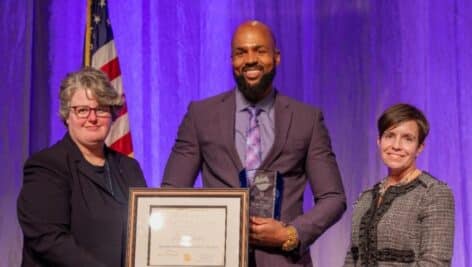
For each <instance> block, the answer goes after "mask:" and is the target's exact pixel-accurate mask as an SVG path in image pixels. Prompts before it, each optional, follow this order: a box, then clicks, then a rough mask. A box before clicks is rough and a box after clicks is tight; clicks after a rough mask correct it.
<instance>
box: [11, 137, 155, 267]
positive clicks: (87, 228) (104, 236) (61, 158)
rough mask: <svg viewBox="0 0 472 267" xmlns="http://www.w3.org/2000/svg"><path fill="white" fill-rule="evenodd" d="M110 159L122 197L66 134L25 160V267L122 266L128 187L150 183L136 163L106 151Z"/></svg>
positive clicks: (21, 207)
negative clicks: (98, 174) (93, 167)
mask: <svg viewBox="0 0 472 267" xmlns="http://www.w3.org/2000/svg"><path fill="white" fill-rule="evenodd" d="M106 155H107V162H108V164H109V166H110V169H111V175H112V177H113V179H114V180H115V181H116V185H118V186H119V188H120V189H121V191H122V192H123V194H124V198H117V197H116V194H112V193H111V191H110V190H109V186H107V184H106V183H105V179H103V178H102V177H97V175H96V174H95V173H93V172H91V171H90V167H87V164H88V163H87V162H86V161H85V159H84V157H83V156H82V154H81V152H80V150H79V148H78V147H77V145H76V144H75V143H74V142H73V141H72V139H71V138H70V136H69V135H68V134H66V135H65V136H64V138H63V139H62V140H61V141H59V142H58V143H56V144H55V145H53V146H52V147H50V148H47V149H45V150H43V151H40V152H38V153H36V154H34V155H32V156H31V157H30V158H29V159H28V160H27V161H26V163H25V166H24V180H23V187H22V189H21V192H20V195H19V197H18V219H19V222H20V226H21V228H22V230H23V234H24V247H23V262H22V266H28V267H29V266H35V267H36V266H80V267H83V266H87V267H94V266H109V267H117V266H123V265H124V256H125V248H126V231H127V217H128V216H127V215H128V213H127V212H128V189H129V187H145V186H146V182H145V180H144V176H143V173H142V171H141V168H140V166H139V163H138V162H137V161H136V160H135V159H132V158H129V157H127V156H124V155H121V154H118V153H116V152H113V151H111V150H109V149H108V148H107V149H106ZM100 178H101V179H100ZM115 190H116V189H115Z"/></svg>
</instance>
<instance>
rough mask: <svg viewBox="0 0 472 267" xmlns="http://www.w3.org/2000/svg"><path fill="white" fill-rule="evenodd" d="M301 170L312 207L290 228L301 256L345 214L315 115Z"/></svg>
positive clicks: (333, 166) (329, 153)
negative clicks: (297, 238)
mask: <svg viewBox="0 0 472 267" xmlns="http://www.w3.org/2000/svg"><path fill="white" fill-rule="evenodd" d="M305 170H306V175H307V178H308V181H309V183H310V186H311V189H312V192H313V194H314V198H315V206H314V207H313V208H312V209H311V210H309V211H307V212H306V213H304V214H303V215H301V216H298V217H297V218H296V219H295V220H294V221H292V222H291V224H292V225H293V226H294V227H295V228H296V229H297V231H298V236H299V238H300V250H299V252H300V253H301V252H303V251H304V250H306V249H308V248H309V246H310V245H311V244H312V243H313V242H314V241H315V240H316V239H317V238H318V237H319V236H320V235H321V234H322V233H323V232H324V231H326V230H327V229H328V228H329V227H330V226H331V225H333V224H334V223H335V222H336V221H338V220H339V219H340V218H341V216H342V214H343V213H344V211H345V210H346V197H345V194H344V188H343V184H342V181H341V175H340V173H339V169H338V165H337V163H336V158H335V155H334V153H333V151H332V149H331V141H330V137H329V134H328V131H327V129H326V127H325V125H324V119H323V114H322V113H321V112H319V111H316V112H315V116H314V123H313V129H312V136H311V141H310V145H309V147H308V152H307V158H306V161H305Z"/></svg>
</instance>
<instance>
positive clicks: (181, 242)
mask: <svg viewBox="0 0 472 267" xmlns="http://www.w3.org/2000/svg"><path fill="white" fill-rule="evenodd" d="M226 216H227V211H226V207H224V206H223V207H198V206H190V207H185V208H183V207H179V208H176V207H173V206H151V210H150V217H149V218H150V223H149V233H150V238H149V241H150V242H149V244H150V246H149V252H150V253H149V256H150V257H149V263H148V265H150V266H155V265H165V266H172V265H174V266H225V241H226V240H225V239H226V238H225V237H226Z"/></svg>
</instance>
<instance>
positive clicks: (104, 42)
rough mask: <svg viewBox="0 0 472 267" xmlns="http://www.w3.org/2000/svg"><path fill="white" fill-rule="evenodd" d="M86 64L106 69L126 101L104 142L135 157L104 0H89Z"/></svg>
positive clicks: (85, 51) (118, 66)
mask: <svg viewBox="0 0 472 267" xmlns="http://www.w3.org/2000/svg"><path fill="white" fill-rule="evenodd" d="M84 64H85V66H91V67H94V68H97V69H100V70H102V71H103V72H105V73H106V74H107V75H108V78H110V81H111V83H112V85H113V87H114V88H115V89H116V90H117V91H118V92H119V93H120V94H121V95H122V97H123V99H124V100H125V103H124V106H123V108H122V109H121V110H120V111H119V112H118V117H117V119H116V120H115V121H114V122H113V124H112V126H111V129H110V133H109V134H108V137H107V139H106V140H105V143H106V144H107V145H108V146H109V147H111V148H112V149H113V150H115V151H118V152H121V153H123V154H125V155H129V156H132V155H133V143H132V141H131V133H130V129H129V120H128V108H127V105H126V99H125V94H124V91H123V83H122V80H121V70H120V63H119V61H118V55H117V53H116V47H115V41H114V39H113V31H112V29H111V23H110V18H109V15H108V7H107V3H106V1H105V0H87V28H86V31H85V49H84Z"/></svg>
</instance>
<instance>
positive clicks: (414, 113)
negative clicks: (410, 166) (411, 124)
mask: <svg viewBox="0 0 472 267" xmlns="http://www.w3.org/2000/svg"><path fill="white" fill-rule="evenodd" d="M405 121H415V122H416V124H417V125H418V144H419V145H421V144H423V142H424V140H425V139H426V136H428V133H429V124H428V120H426V117H425V116H424V114H423V112H421V110H419V109H418V108H416V107H415V106H412V105H410V104H403V103H402V104H396V105H393V106H391V107H389V108H387V109H386V110H385V111H384V112H383V113H382V115H381V116H380V118H379V120H378V121H377V128H378V130H379V138H380V137H382V135H383V134H384V132H385V131H386V130H388V129H390V128H392V127H394V126H397V125H398V124H400V123H402V122H405Z"/></svg>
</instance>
